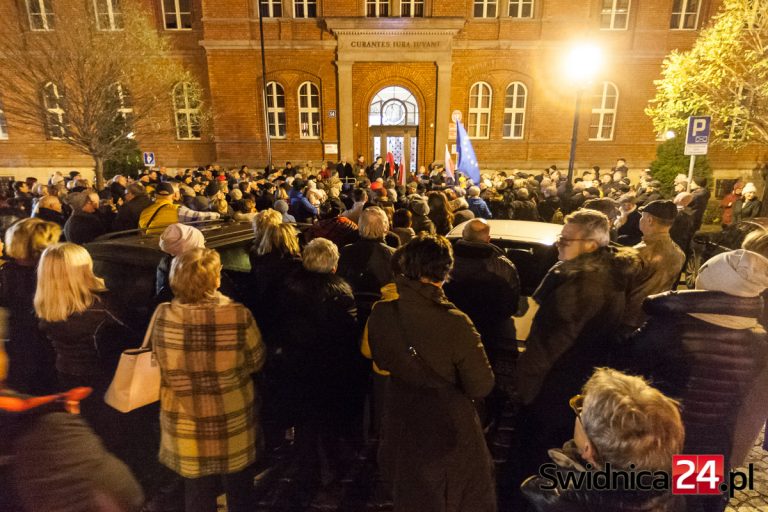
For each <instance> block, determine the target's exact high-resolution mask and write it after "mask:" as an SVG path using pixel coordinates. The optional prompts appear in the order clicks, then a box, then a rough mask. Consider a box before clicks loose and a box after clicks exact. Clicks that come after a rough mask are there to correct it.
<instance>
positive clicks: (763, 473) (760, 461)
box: [725, 431, 768, 512]
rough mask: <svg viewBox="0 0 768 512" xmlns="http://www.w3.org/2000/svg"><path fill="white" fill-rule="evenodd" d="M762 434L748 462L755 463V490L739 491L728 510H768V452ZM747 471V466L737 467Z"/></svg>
mask: <svg viewBox="0 0 768 512" xmlns="http://www.w3.org/2000/svg"><path fill="white" fill-rule="evenodd" d="M764 435H765V431H763V433H762V434H760V437H759V438H758V440H757V442H755V445H754V446H753V447H752V451H751V452H750V453H749V457H747V464H750V463H752V464H753V465H754V472H755V485H754V490H751V491H750V490H743V491H737V492H736V493H735V494H734V496H733V498H731V501H730V502H729V503H728V507H727V508H726V509H725V510H726V512H768V452H766V451H764V450H763V436H764ZM737 469H738V470H739V471H743V472H746V469H747V468H746V467H743V468H737Z"/></svg>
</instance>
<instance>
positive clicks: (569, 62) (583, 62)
mask: <svg viewBox="0 0 768 512" xmlns="http://www.w3.org/2000/svg"><path fill="white" fill-rule="evenodd" d="M602 63H603V54H602V51H601V50H600V48H598V47H597V46H595V45H592V44H587V43H582V44H578V45H575V46H573V47H572V48H571V51H570V52H569V53H568V56H567V57H566V60H565V69H566V72H567V75H568V78H569V79H570V81H571V82H572V83H573V84H574V85H575V86H576V112H575V113H574V115H573V134H572V135H571V156H570V158H569V159H568V181H567V182H566V188H567V189H568V190H569V191H570V190H572V188H573V163H574V161H575V159H576V141H577V138H578V134H579V114H580V111H581V97H582V95H583V94H584V89H586V88H587V87H588V86H589V85H590V83H591V81H592V79H593V78H594V76H595V75H596V74H597V72H598V71H599V70H600V67H601V66H602Z"/></svg>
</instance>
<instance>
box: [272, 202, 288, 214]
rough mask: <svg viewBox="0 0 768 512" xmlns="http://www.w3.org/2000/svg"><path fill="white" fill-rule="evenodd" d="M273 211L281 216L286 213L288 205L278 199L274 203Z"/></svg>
mask: <svg viewBox="0 0 768 512" xmlns="http://www.w3.org/2000/svg"><path fill="white" fill-rule="evenodd" d="M275 210H277V211H278V212H280V213H282V214H286V213H288V203H286V202H285V201H283V200H282V199H278V200H277V201H275Z"/></svg>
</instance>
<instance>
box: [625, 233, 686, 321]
mask: <svg viewBox="0 0 768 512" xmlns="http://www.w3.org/2000/svg"><path fill="white" fill-rule="evenodd" d="M634 249H635V250H637V253H638V255H639V256H640V260H641V261H642V268H641V269H640V270H639V272H638V273H637V274H636V275H635V277H634V278H633V279H632V284H631V286H630V290H629V295H628V297H627V307H626V309H625V310H624V316H623V318H622V324H624V325H625V326H629V327H631V328H632V329H631V330H633V331H634V330H635V329H637V328H638V327H640V326H641V325H643V322H645V318H646V316H645V313H643V309H642V308H643V301H644V300H645V298H646V297H648V296H650V295H656V294H657V293H662V292H666V291H669V290H671V289H672V287H673V286H674V285H675V284H676V283H677V281H678V279H679V277H680V272H681V271H682V270H683V263H685V254H684V253H683V251H682V250H681V249H680V247H678V246H677V244H676V243H675V242H673V241H672V238H670V236H669V234H668V233H656V234H653V235H647V236H644V237H643V241H642V242H641V243H639V244H637V245H636V246H635V247H634Z"/></svg>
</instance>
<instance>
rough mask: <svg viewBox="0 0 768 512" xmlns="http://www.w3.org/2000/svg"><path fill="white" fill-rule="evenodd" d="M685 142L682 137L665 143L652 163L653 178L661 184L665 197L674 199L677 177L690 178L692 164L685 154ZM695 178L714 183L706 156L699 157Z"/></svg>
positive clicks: (694, 169) (694, 173) (658, 148)
mask: <svg viewBox="0 0 768 512" xmlns="http://www.w3.org/2000/svg"><path fill="white" fill-rule="evenodd" d="M684 147H685V141H684V140H683V139H682V138H681V137H675V138H673V139H670V140H668V141H665V142H663V143H661V144H659V146H658V147H657V148H656V160H654V161H653V162H651V173H652V174H653V177H654V178H655V179H657V180H659V181H660V182H661V189H662V192H663V193H664V196H665V197H672V195H673V194H674V187H675V176H677V175H678V174H685V175H686V176H688V167H689V164H690V158H691V157H689V156H686V155H684V154H683V151H684ZM693 177H694V178H707V180H708V182H709V183H710V184H711V182H712V168H711V167H710V165H709V161H708V160H707V157H706V156H697V157H696V164H695V166H694V168H693Z"/></svg>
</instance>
